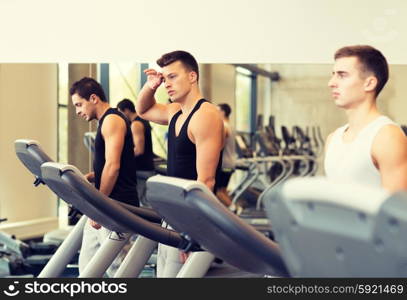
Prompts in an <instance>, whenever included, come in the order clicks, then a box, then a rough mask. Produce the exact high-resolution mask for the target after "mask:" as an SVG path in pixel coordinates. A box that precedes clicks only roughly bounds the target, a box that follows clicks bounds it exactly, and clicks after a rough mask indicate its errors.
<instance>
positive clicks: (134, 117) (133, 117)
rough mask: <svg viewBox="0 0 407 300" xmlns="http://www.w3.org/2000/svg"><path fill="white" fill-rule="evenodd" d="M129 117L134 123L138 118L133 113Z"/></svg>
mask: <svg viewBox="0 0 407 300" xmlns="http://www.w3.org/2000/svg"><path fill="white" fill-rule="evenodd" d="M129 116H130V118H129V119H130V121H134V120H135V119H136V118H137V113H135V112H131V113H130V115H129Z"/></svg>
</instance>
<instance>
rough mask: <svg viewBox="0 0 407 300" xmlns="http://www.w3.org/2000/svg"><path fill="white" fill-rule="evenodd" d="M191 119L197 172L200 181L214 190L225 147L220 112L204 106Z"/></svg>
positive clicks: (208, 105)
mask: <svg viewBox="0 0 407 300" xmlns="http://www.w3.org/2000/svg"><path fill="white" fill-rule="evenodd" d="M204 105H205V107H202V109H200V110H199V111H198V112H197V113H196V114H195V115H194V117H193V118H192V119H191V123H190V126H189V129H190V132H191V135H192V136H191V140H192V141H193V142H194V143H195V145H196V170H197V173H198V178H197V180H198V181H201V182H203V183H204V184H205V185H206V186H207V187H209V188H210V189H211V190H213V188H214V186H215V174H216V167H217V165H218V162H219V157H220V153H221V150H222V147H223V140H224V129H223V121H222V118H221V116H220V113H219V111H217V110H216V108H212V107H210V106H211V104H204Z"/></svg>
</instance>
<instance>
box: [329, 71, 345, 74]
mask: <svg viewBox="0 0 407 300" xmlns="http://www.w3.org/2000/svg"><path fill="white" fill-rule="evenodd" d="M335 73H336V74H339V75H346V74H348V72H346V71H336V72H335V71H332V74H335Z"/></svg>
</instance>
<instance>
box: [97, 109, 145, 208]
mask: <svg viewBox="0 0 407 300" xmlns="http://www.w3.org/2000/svg"><path fill="white" fill-rule="evenodd" d="M111 114H115V115H118V116H119V117H120V118H122V119H123V121H124V122H125V123H126V134H125V138H124V145H123V150H122V154H121V158H120V171H119V176H118V178H117V181H116V184H115V185H114V187H113V190H112V193H111V194H110V196H109V197H111V198H113V199H115V200H118V201H121V202H125V203H128V204H131V205H135V206H138V205H139V201H138V197H137V185H136V184H137V177H136V160H135V157H134V151H133V148H134V144H133V138H132V135H131V129H130V122H129V121H128V120H127V119H126V117H125V116H124V115H123V114H122V113H121V112H119V111H117V110H116V109H114V108H109V109H108V110H107V111H106V112H105V114H104V115H103V116H102V118H100V120H99V124H98V129H97V133H96V138H95V158H94V160H93V170H94V172H95V187H96V188H97V189H99V188H100V180H101V177H102V171H103V168H104V166H105V162H106V160H105V140H104V138H103V135H102V125H103V121H104V119H105V118H106V116H108V115H111Z"/></svg>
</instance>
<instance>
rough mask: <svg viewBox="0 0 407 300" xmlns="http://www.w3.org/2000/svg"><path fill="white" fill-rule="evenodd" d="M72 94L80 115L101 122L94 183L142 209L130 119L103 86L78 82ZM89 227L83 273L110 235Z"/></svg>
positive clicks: (93, 225) (81, 259)
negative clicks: (109, 99)
mask: <svg viewBox="0 0 407 300" xmlns="http://www.w3.org/2000/svg"><path fill="white" fill-rule="evenodd" d="M70 95H71V97H72V103H73V105H74V106H75V109H76V114H77V115H78V116H80V117H82V118H84V119H85V120H86V121H88V122H89V121H91V120H94V119H96V120H98V121H99V124H98V130H97V134H96V138H95V153H94V161H93V169H94V172H91V173H88V174H86V178H87V179H88V180H89V181H90V182H94V183H95V187H96V188H97V189H98V190H100V191H101V192H102V193H103V194H105V195H107V196H109V197H111V198H113V199H115V200H117V201H121V202H125V203H128V204H131V205H135V206H138V205H139V202H138V198H137V183H136V164H135V158H134V154H133V148H134V145H133V140H132V135H131V130H130V123H129V122H128V120H127V119H126V117H125V116H124V115H123V114H122V113H120V112H119V111H117V110H116V109H114V108H111V107H110V106H109V103H108V102H107V99H106V96H105V94H104V91H103V89H102V87H101V85H100V84H99V83H98V82H96V81H95V80H94V79H92V78H88V77H84V78H82V79H81V80H79V81H77V82H75V83H74V84H73V85H72V87H71V89H70ZM89 221H90V222H89V223H88V224H86V226H85V228H84V233H83V241H82V248H81V252H80V256H79V271H80V272H82V271H83V269H84V268H85V266H86V264H87V263H88V262H89V260H90V259H91V258H92V257H93V256H94V254H95V252H96V251H97V249H98V248H99V247H100V243H101V242H102V241H103V240H104V239H105V238H106V237H107V236H108V235H109V234H110V231H109V230H107V229H105V228H102V227H101V226H100V225H99V224H97V223H95V222H94V221H92V220H89ZM124 255H125V253H124V252H123V253H121V257H119V258H118V259H117V260H116V261H115V262H114V263H113V264H112V266H111V267H110V268H109V270H108V275H111V274H112V272H113V271H114V270H115V269H116V268H117V267H118V264H120V261H121V259H122V258H123V257H124Z"/></svg>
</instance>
